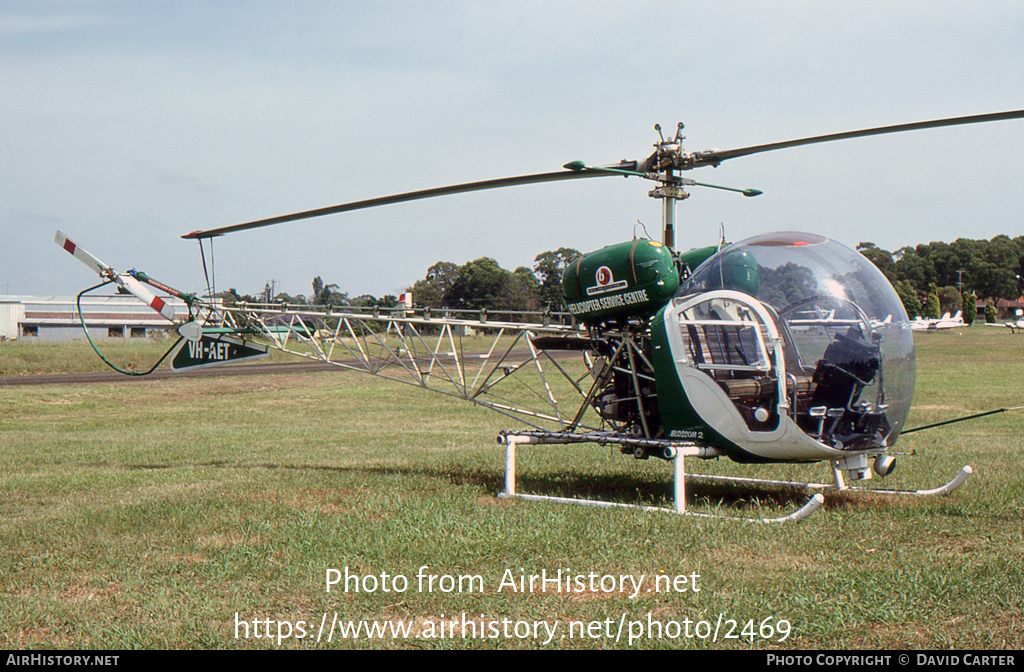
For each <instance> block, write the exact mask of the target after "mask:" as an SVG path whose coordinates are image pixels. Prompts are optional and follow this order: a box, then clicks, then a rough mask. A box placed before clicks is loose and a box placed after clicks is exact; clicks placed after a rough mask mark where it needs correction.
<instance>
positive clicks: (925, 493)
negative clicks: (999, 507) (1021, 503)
mask: <svg viewBox="0 0 1024 672" xmlns="http://www.w3.org/2000/svg"><path fill="white" fill-rule="evenodd" d="M973 473H974V469H972V468H971V467H970V466H969V465H968V466H965V467H963V468H962V469H960V471H959V472H957V474H956V476H954V477H953V479H952V480H951V481H949V482H948V483H946V484H945V485H940V486H939V487H937V488H932V489H930V490H892V489H885V488H862V487H856V486H849V485H846V484H845V483H844V481H843V477H842V474H840V473H836V474H835V476H836V482H835V483H804V482H801V481H774V480H770V479H763V478H740V477H736V476H706V475H694V476H690V478H691V479H692V480H695V481H705V482H710V483H733V484H739V485H767V486H772V487H781V488H796V489H799V490H822V491H826V492H866V493H872V494H878V495H913V496H916V497H936V496H939V495H948V494H949V493H951V492H953V491H954V490H956V489H957V488H959V487H960V486H961V485H963V484H964V483H966V482H967V479H968V478H970V476H971V474H973ZM819 494H820V493H819Z"/></svg>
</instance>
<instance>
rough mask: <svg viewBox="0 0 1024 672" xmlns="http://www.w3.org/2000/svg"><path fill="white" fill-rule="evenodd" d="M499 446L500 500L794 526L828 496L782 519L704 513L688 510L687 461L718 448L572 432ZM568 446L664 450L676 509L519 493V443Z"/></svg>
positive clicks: (525, 436)
mask: <svg viewBox="0 0 1024 672" xmlns="http://www.w3.org/2000/svg"><path fill="white" fill-rule="evenodd" d="M498 443H501V444H504V445H505V491H504V492H502V493H500V494H499V495H498V497H502V498H518V499H525V500H529V501H535V502H557V503H560V504H584V505H587V506H600V507H605V508H624V509H635V510H640V511H654V512H660V513H676V514H679V515H684V516H693V517H697V518H724V519H727V520H734V521H739V522H750V523H790V522H797V521H800V520H803V519H805V518H807V517H808V516H810V515H811V514H812V513H814V512H815V511H817V510H818V508H819V507H820V506H821V505H822V504H823V503H824V501H825V497H824V495H822V494H821V493H815V494H814V496H812V497H811V498H810V500H808V501H807V503H806V504H804V505H803V506H802V507H800V508H799V509H797V510H796V511H794V512H793V513H791V514H789V515H787V516H782V517H780V518H744V517H741V516H727V515H724V514H720V513H700V512H695V511H687V510H686V469H685V460H686V458H687V457H700V458H709V457H716V456H718V455H720V454H721V452H720V451H718V450H717V449H715V448H709V447H707V446H701V445H697V444H695V443H688V442H680V441H667V440H661V439H626V438H623V437H617V436H615V435H612V434H604V433H599V432H598V433H589V434H572V433H568V432H534V431H530V432H503V433H502V434H501V435H500V436H499V437H498ZM566 443H599V444H608V443H615V444H620V445H625V446H641V447H645V448H656V449H659V450H661V451H662V453H663V454H664V455H665V457H666V459H669V460H670V461H671V462H672V466H673V499H674V504H675V505H674V507H673V508H671V509H669V508H666V507H662V506H643V505H640V504H626V503H624V502H606V501H602V500H596V499H576V498H570V497H553V496H550V495H531V494H526V493H519V492H516V446H517V445H519V444H566Z"/></svg>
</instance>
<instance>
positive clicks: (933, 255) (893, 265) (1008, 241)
mask: <svg viewBox="0 0 1024 672" xmlns="http://www.w3.org/2000/svg"><path fill="white" fill-rule="evenodd" d="M857 250H858V251H859V252H860V253H861V254H863V255H864V256H865V257H867V258H868V259H870V260H871V262H872V263H874V264H875V266H877V267H878V269H879V270H880V271H882V273H884V274H885V276H886V278H888V279H889V282H891V283H892V285H893V287H894V288H895V289H896V293H897V294H899V296H900V299H901V300H902V301H903V306H904V307H905V308H906V309H907V314H908V315H910V317H911V318H913V317H914V316H916V315H920V316H922V317H939V316H940V315H942V313H945V312H950V313H953V312H956V311H957V310H963V311H964V321H965V322H967V323H968V324H969V323H970V321H973V318H974V310H975V306H976V304H977V302H978V299H979V298H980V299H982V300H984V301H985V302H986V304H991V305H992V306H993V310H994V306H995V303H996V302H997V301H998V300H999V299H1009V300H1015V299H1017V298H1018V297H1019V296H1020V295H1021V288H1022V278H1024V236H1018V237H1016V238H1010V237H1009V236H1005V235H999V236H996V237H994V238H992V239H991V240H971V239H968V238H958V239H956V240H955V241H953V242H952V243H944V242H931V243H923V244H920V245H917V246H915V247H911V246H907V247H902V248H900V249H898V250H896V251H895V252H890V251H888V250H884V249H882V248H880V247H877V246H876V245H875V244H874V243H870V242H862V243H860V244H859V245H857ZM986 312H988V311H986ZM986 317H987V318H991V319H994V317H993V316H992V315H991V314H987V315H986ZM968 318H970V319H968Z"/></svg>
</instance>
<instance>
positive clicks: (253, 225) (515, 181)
mask: <svg viewBox="0 0 1024 672" xmlns="http://www.w3.org/2000/svg"><path fill="white" fill-rule="evenodd" d="M609 175H615V173H612V172H608V171H603V170H601V169H600V168H595V169H584V170H561V171H558V172H554V173H535V174H533V175H519V176H516V177H502V178H499V179H496V180H483V181H481V182H466V183H464V184H453V185H450V186H447V187H436V188H434V189H423V190H421V191H409V192H406V193H403V194H394V195H392V196H382V197H380V198H370V199H367V200H365V201H353V202H351V203H342V204H341V205H332V206H330V207H327V208H318V209H316V210H306V211H304V212H295V213H292V214H290V215H281V216H280V217H269V218H267V219H257V220H255V221H252V222H245V223H244V224H233V225H231V226H222V227H220V228H216V229H208V230H206V231H193V232H192V233H187V234H185V235H184V236H182V238H188V239H202V238H213V237H215V236H222V235H224V234H225V233H234V232H235V231H245V230H247V229H257V228H260V227H262V226H270V225H272V224H282V223H284V222H294V221H296V220H299V219H309V218H311V217H322V216H323V215H333V214H336V213H339V212H348V211H350V210H362V209H364V208H375V207H377V206H379V205H391V204H392V203H403V202H405V201H416V200H419V199H422V198H433V197H435V196H447V195H449V194H461V193H465V192H467V191H482V190H484V189H500V188H501V187H514V186H517V185H520V184H537V183H540V182H557V181H559V180H578V179H581V178H585V177H607V176H609Z"/></svg>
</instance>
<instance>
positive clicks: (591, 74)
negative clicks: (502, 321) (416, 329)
mask: <svg viewBox="0 0 1024 672" xmlns="http://www.w3.org/2000/svg"><path fill="white" fill-rule="evenodd" d="M1016 109H1024V4H1022V3H1020V2H1015V1H1007V2H986V1H985V0H981V1H979V2H973V3H965V2H946V1H942V0H927V1H925V0H921V1H918V0H902V1H901V2H899V3H893V2H891V1H889V0H886V1H884V2H861V1H858V0H852V1H851V2H845V3H822V2H813V1H798V0H794V1H778V2H772V3H763V2H752V1H751V2H738V1H730V0H724V1H716V2H713V3H710V2H702V3H698V2H679V1H677V2H644V1H637V0H629V1H622V2H612V1H593V0H590V1H587V2H561V1H559V2H551V0H544V1H536V2H535V1H533V0H515V1H514V2H513V1H510V2H504V1H500V0H498V1H496V0H487V1H486V2H474V1H457V0H452V1H447V2H387V1H377V2H372V3H369V2H343V1H335V2H302V1H295V0H292V1H290V2H287V3H283V2H276V3H271V2H261V1H258V0H247V1H245V2H230V1H219V2H206V1H202V2H159V3H158V2H119V1H114V0H77V1H66V2H57V1H51V0H30V1H26V2H22V1H20V0H0V292H2V293H5V294H57V295H69V294H74V293H76V292H77V291H79V290H81V289H84V288H85V287H87V286H90V285H92V284H95V282H94V280H95V275H94V274H92V273H91V272H90V271H89V270H88V269H87V268H86V267H85V266H83V265H81V264H79V263H78V262H76V261H75V260H74V259H73V258H72V257H70V256H69V255H67V254H66V253H65V252H63V251H61V250H60V249H59V248H58V247H57V246H56V245H55V244H54V243H53V238H54V234H55V232H56V231H57V230H58V229H59V230H61V231H63V232H64V233H65V234H66V235H67V236H68V237H69V238H70V239H71V240H73V241H75V242H76V243H78V244H79V245H81V246H82V247H84V248H85V249H87V250H89V251H90V252H92V253H93V254H95V255H96V256H97V257H99V258H100V259H102V260H103V261H104V262H106V263H107V264H109V265H111V266H113V267H114V268H117V269H118V270H127V269H129V268H136V269H139V270H144V271H146V272H148V273H149V274H150V275H152V276H153V277H155V278H157V279H158V280H160V281H162V282H164V283H166V284H168V285H171V286H174V287H177V288H179V289H182V290H185V291H201V290H203V289H205V287H206V280H205V279H204V272H203V264H202V258H201V256H200V251H199V246H198V244H197V243H196V242H195V241H190V240H182V239H181V238H180V236H181V235H182V234H185V233H188V232H190V231H193V230H196V229H209V228H214V227H219V226H226V225H230V224H235V223H239V222H245V221H249V220H253V219H258V218H264V217H271V216H275V215H281V214H285V213H289V212H294V211H299V210H308V209H312V208H319V207H324V206H329V205H334V204H338V203H344V202H347V201H352V200H358V199H364V198H372V197H376V196H383V195H387V194H391V193H396V192H404V191H410V190H414V189H424V188H429V187H436V186H443V185H447V184H454V183H460V182H468V181H476V180H484V179H491V178H498V177H506V176H512V175H519V174H526V173H538V172H548V171H553V170H558V169H560V167H561V166H562V165H563V164H565V163H566V162H568V161H573V160H582V161H585V162H586V163H588V164H592V165H601V164H610V163H615V162H618V161H619V160H621V159H639V158H643V157H646V156H647V155H648V154H649V153H650V152H651V149H652V144H653V143H654V142H655V141H656V140H657V134H656V133H655V131H654V124H655V123H659V124H661V126H662V127H663V128H666V129H674V128H675V127H676V124H677V123H678V122H683V123H684V124H685V130H684V135H685V136H686V140H685V141H684V146H685V147H686V149H687V150H701V149H711V148H718V149H730V148H735V147H745V146H749V145H757V144H762V143H767V142H775V141H782V140H789V139H793V138H799V137H804V136H811V135H820V134H825V133H833V132H840V131H847V130H853V129H860V128H868V127H874V126H881V125H888V124H897V123H904V122H912V121H921V120H929V119H937V118H944V117H953V116H962V115H971V114H982V113H987V112H998V111H1005V110H1016ZM1022 156H1024V120H1017V121H1003V122H996V123H989V124H980V125H975V126H961V127H954V128H944V129H933V130H926V131H916V132H910V133H903V134H899V135H886V136H879V137H874V138H863V139H856V140H846V141H841V142H835V143H828V144H822V145H815V146H808V147H800V148H793V149H786V150H781V151H776V152H770V153H765V154H759V155H754V156H748V157H743V158H738V159H734V160H731V161H727V162H725V163H723V164H722V165H721V166H720V167H718V168H704V169H701V170H699V171H694V172H692V173H689V174H687V177H691V178H693V179H696V180H698V181H705V182H712V183H716V184H724V185H728V186H733V187H739V188H756V189H760V190H761V191H763V192H764V195H762V196H759V197H757V198H744V197H743V196H740V195H738V194H733V193H728V192H723V191H716V190H709V189H699V188H694V189H692V192H691V193H692V196H691V198H690V199H689V200H688V201H686V202H683V203H681V204H679V207H678V211H677V247H678V248H679V249H683V250H685V249H689V248H691V247H699V246H703V245H709V244H713V243H715V242H717V241H718V238H719V230H720V227H724V229H725V232H726V236H727V238H728V239H729V240H731V241H736V240H741V239H743V238H746V237H748V236H752V235H756V234H759V233H764V232H767V231H774V230H805V231H812V232H816V233H820V234H823V235H826V236H829V237H832V238H835V239H836V240H838V241H839V242H842V243H844V244H846V245H849V246H851V247H854V246H856V245H857V244H858V243H860V242H873V243H875V244H876V245H878V246H879V247H882V248H885V249H889V250H896V249H898V248H900V247H902V246H905V245H915V244H917V243H921V242H929V241H933V240H944V241H947V242H949V241H952V240H955V239H956V238H961V237H965V238H991V237H992V236H995V235H997V234H1007V235H1010V236H1019V235H1024V214H1022V213H1024V179H1022V177H1024V161H1021V157H1022ZM652 186H653V185H652V183H650V182H646V181H643V180H640V179H637V178H629V179H626V178H619V177H614V178H600V179H593V180H578V181H572V182H559V183H551V184H543V185H532V186H520V187H514V188H508V189H501V190H493V191H487V192H478V193H472V194H462V195H454V196H446V197H443V198H437V199H431V200H424V201H417V202H413V203H404V204H396V205H389V206H385V207H381V208H376V209H373V210H365V211H360V212H352V213H345V214H340V215H332V216H328V217H323V218H319V219H315V220H308V221H304V222H292V223H288V224H282V225H279V226H276V227H269V228H265V229H260V230H254V231H247V232H240V233H235V234H231V235H228V236H224V237H222V238H218V239H217V240H216V241H215V242H214V249H213V259H212V264H213V267H214V274H215V282H216V286H217V289H227V288H235V289H237V290H238V291H239V292H241V293H257V292H259V291H260V290H262V288H263V286H264V285H265V284H266V283H267V282H269V281H274V282H275V283H276V286H277V288H278V289H279V290H281V291H285V292H288V293H290V294H293V295H294V294H309V293H310V292H311V288H312V286H311V283H312V279H313V278H314V277H315V276H320V277H322V278H323V280H324V282H325V283H328V284H330V283H334V284H337V285H338V286H339V288H340V289H341V290H342V291H346V292H348V293H349V294H351V295H353V296H355V295H359V294H364V293H369V294H374V295H376V296H382V295H384V294H397V293H399V292H401V291H403V290H404V289H405V288H406V287H408V286H410V285H412V283H414V282H415V281H416V280H418V279H420V278H422V277H424V275H425V274H426V270H427V268H428V267H429V266H431V265H432V264H434V263H436V262H438V261H452V262H455V263H457V264H462V263H464V262H466V261H469V260H472V259H476V258H479V257H493V258H495V259H497V260H498V262H499V263H500V264H501V265H502V266H503V267H504V268H507V269H509V270H512V269H514V268H516V267H518V266H532V265H533V260H534V257H535V256H536V255H537V254H539V253H541V252H544V251H546V250H555V249H557V248H560V247H572V248H576V249H578V250H580V251H583V252H586V251H590V250H594V249H597V248H600V247H603V246H605V245H610V244H614V243H617V242H621V241H623V240H629V239H631V238H632V237H633V236H634V230H639V227H637V222H638V221H639V222H641V223H643V224H644V226H645V227H646V229H647V230H648V231H649V232H650V233H651V235H652V236H653V237H656V238H657V237H659V236H660V234H659V230H660V226H661V210H660V205H659V202H657V201H655V200H654V199H651V198H649V197H648V196H647V192H648V191H649V190H650V189H651V188H652ZM206 253H207V262H208V264H209V263H211V259H210V258H209V255H210V250H209V248H208V246H207V249H206Z"/></svg>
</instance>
